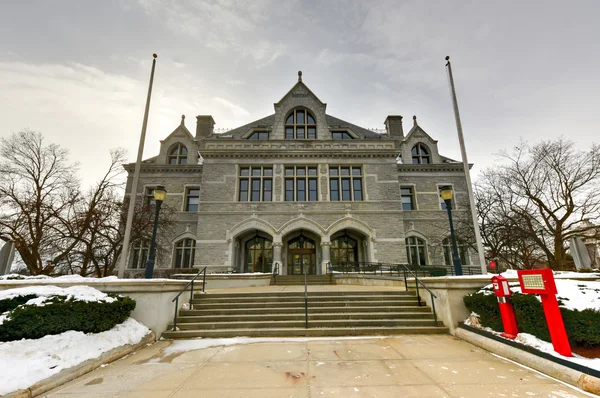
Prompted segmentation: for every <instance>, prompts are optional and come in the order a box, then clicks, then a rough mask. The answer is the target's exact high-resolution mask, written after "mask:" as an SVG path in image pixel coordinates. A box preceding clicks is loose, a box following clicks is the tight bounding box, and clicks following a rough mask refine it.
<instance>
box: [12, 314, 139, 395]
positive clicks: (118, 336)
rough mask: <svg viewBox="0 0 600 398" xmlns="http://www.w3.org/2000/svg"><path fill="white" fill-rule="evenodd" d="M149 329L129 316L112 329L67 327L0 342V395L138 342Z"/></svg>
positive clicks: (28, 385) (26, 386)
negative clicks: (91, 330) (94, 330)
mask: <svg viewBox="0 0 600 398" xmlns="http://www.w3.org/2000/svg"><path fill="white" fill-rule="evenodd" d="M149 332H150V330H149V329H148V328H147V327H146V326H144V325H142V324H141V323H139V322H138V321H136V320H134V319H133V318H129V319H128V320H126V321H125V322H123V323H121V324H119V325H116V326H115V327H114V328H112V329H111V330H108V331H106V332H101V333H90V334H85V333H83V332H75V331H72V330H71V331H68V332H64V333H61V334H56V335H48V336H44V337H42V338H40V339H35V340H26V339H23V340H19V341H9V342H6V343H0V369H2V372H0V395H4V394H8V393H10V392H12V391H15V390H20V389H24V388H28V387H30V386H32V385H34V384H35V383H37V382H39V381H41V380H43V379H46V378H48V377H50V376H52V375H54V374H56V373H58V372H60V371H61V370H63V369H67V368H70V367H72V366H76V365H78V364H80V363H82V362H84V361H87V360H88V359H92V358H97V357H99V356H100V355H101V354H102V353H104V352H107V351H110V350H112V349H114V348H116V347H119V346H122V345H126V344H137V343H139V342H140V341H141V340H142V338H144V336H146V335H147V334H148V333H149Z"/></svg>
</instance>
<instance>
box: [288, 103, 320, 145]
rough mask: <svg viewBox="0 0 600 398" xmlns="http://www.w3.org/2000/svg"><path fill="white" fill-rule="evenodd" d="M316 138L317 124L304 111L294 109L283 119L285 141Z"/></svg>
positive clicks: (310, 115)
mask: <svg viewBox="0 0 600 398" xmlns="http://www.w3.org/2000/svg"><path fill="white" fill-rule="evenodd" d="M316 138H317V123H316V122H315V118H314V116H313V115H312V114H311V113H310V112H309V111H308V110H306V109H303V108H298V109H294V110H293V111H292V112H291V113H290V114H289V115H288V117H287V118H286V119H285V139H286V140H293V139H297V140H305V139H309V140H314V139H316Z"/></svg>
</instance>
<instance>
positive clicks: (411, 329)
mask: <svg viewBox="0 0 600 398" xmlns="http://www.w3.org/2000/svg"><path fill="white" fill-rule="evenodd" d="M446 333H448V328H447V327H443V326H438V327H436V326H401V327H383V326H380V327H373V326H368V327H352V328H345V327H338V328H335V327H333V328H331V327H330V328H308V329H305V328H304V327H302V328H269V329H267V328H265V329H214V330H178V331H172V330H167V331H165V332H163V334H162V337H163V338H165V339H190V338H196V337H204V338H215V337H221V338H222V337H239V336H245V337H325V336H387V335H399V334H446Z"/></svg>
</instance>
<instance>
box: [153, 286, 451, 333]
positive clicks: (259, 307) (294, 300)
mask: <svg viewBox="0 0 600 398" xmlns="http://www.w3.org/2000/svg"><path fill="white" fill-rule="evenodd" d="M308 326H309V327H308V329H306V328H305V309H304V293H302V292H266V293H258V292H257V293H249V292H248V293H222V294H211V293H207V294H198V295H195V296H194V299H193V300H192V309H190V310H181V311H179V316H178V318H177V328H178V329H179V330H177V331H173V330H172V328H173V325H172V324H171V325H169V330H167V331H166V332H164V333H163V334H162V337H164V338H172V339H176V338H195V337H205V338H213V337H236V336H248V337H267V336H276V337H293V336H353V335H395V334H415V333H419V334H434V333H448V328H446V327H444V326H443V325H442V324H441V323H439V326H435V322H434V319H433V314H432V312H431V309H430V308H429V307H426V306H425V305H424V304H423V306H419V305H418V302H417V298H416V296H415V295H414V292H404V291H398V292H396V291H375V290H374V291H370V290H369V291H320V292H310V293H309V299H308Z"/></svg>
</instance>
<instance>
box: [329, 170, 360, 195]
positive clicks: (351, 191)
mask: <svg viewBox="0 0 600 398" xmlns="http://www.w3.org/2000/svg"><path fill="white" fill-rule="evenodd" d="M327 169H328V170H327V177H328V178H327V180H328V187H329V201H330V202H363V201H365V184H364V182H363V177H364V175H363V166H355V165H328V168H327ZM344 169H348V174H342V173H343V171H342V170H344ZM332 170H336V172H335V174H332ZM354 170H359V174H358V175H357V174H355V173H354ZM346 182H347V183H348V184H345V183H346ZM356 182H359V185H360V189H356ZM334 183H335V184H334ZM334 185H336V187H337V189H333V186H334ZM333 192H337V199H334V198H333ZM357 192H360V194H359V196H360V198H358V199H357V198H356V193H357ZM346 195H348V196H346ZM344 198H347V199H344Z"/></svg>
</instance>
